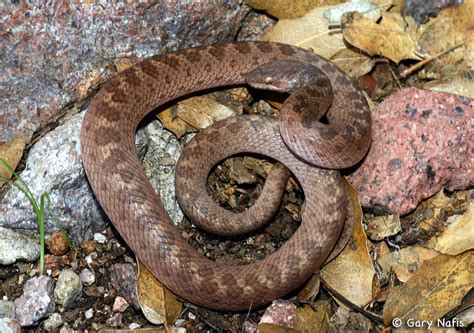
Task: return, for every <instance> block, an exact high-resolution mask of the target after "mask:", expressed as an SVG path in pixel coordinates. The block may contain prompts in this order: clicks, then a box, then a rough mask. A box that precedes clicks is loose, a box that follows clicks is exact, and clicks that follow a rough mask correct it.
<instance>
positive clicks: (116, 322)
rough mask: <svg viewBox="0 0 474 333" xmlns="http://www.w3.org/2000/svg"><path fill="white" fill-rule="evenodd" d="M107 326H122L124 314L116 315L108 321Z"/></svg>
mask: <svg viewBox="0 0 474 333" xmlns="http://www.w3.org/2000/svg"><path fill="white" fill-rule="evenodd" d="M106 324H107V325H109V326H111V327H119V326H121V325H122V314H121V313H116V314H114V315H113V316H112V317H110V318H109V319H107V321H106Z"/></svg>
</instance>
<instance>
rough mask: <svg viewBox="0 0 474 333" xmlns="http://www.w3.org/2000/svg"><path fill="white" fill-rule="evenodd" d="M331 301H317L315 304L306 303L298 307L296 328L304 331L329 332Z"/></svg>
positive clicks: (304, 332) (303, 332)
mask: <svg viewBox="0 0 474 333" xmlns="http://www.w3.org/2000/svg"><path fill="white" fill-rule="evenodd" d="M331 315H332V314H331V301H329V300H324V301H317V302H315V303H314V306H313V307H311V306H309V305H304V306H302V307H299V308H297V309H296V323H295V329H296V330H297V331H298V332H302V333H313V332H321V333H324V332H327V331H328V330H329V319H330V318H331Z"/></svg>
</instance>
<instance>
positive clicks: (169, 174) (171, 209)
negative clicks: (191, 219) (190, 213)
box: [142, 120, 184, 223]
mask: <svg viewBox="0 0 474 333" xmlns="http://www.w3.org/2000/svg"><path fill="white" fill-rule="evenodd" d="M144 132H145V135H146V136H147V137H148V138H149V142H148V148H147V151H146V153H145V156H144V159H143V163H142V164H143V168H144V169H145V174H146V175H147V177H148V178H149V179H150V182H151V186H152V187H153V189H154V190H155V192H156V193H158V194H159V197H160V198H161V201H162V202H163V205H164V207H165V209H166V211H167V212H168V215H169V216H170V217H171V219H172V220H173V222H174V223H179V222H181V220H182V219H183V216H184V214H183V211H182V210H181V207H180V206H179V204H178V201H177V200H176V191H175V167H176V163H177V161H178V158H179V155H180V154H181V146H180V144H179V142H178V140H177V139H176V136H175V135H174V134H173V133H171V132H169V131H167V130H166V129H163V126H162V125H161V123H160V121H159V120H155V121H152V122H151V123H150V124H148V125H147V126H146V128H145V131H144Z"/></svg>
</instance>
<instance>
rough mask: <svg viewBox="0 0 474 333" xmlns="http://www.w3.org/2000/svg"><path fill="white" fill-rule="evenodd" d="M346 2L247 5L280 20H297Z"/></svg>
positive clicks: (264, 0) (263, 0) (282, 0)
mask: <svg viewBox="0 0 474 333" xmlns="http://www.w3.org/2000/svg"><path fill="white" fill-rule="evenodd" d="M343 1H344V0H273V1H268V0H249V1H248V2H247V4H248V5H249V6H251V7H253V8H255V9H259V10H264V11H266V12H267V13H268V14H270V15H272V16H275V17H276V18H278V19H291V18H297V17H300V16H302V15H304V14H306V13H307V12H308V11H310V10H311V9H313V8H315V7H321V6H329V5H335V4H338V3H341V2H343Z"/></svg>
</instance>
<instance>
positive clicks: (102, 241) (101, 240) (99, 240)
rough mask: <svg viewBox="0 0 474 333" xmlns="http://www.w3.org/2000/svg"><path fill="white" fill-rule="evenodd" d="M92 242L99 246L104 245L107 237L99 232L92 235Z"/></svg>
mask: <svg viewBox="0 0 474 333" xmlns="http://www.w3.org/2000/svg"><path fill="white" fill-rule="evenodd" d="M94 240H95V241H96V242H97V243H99V244H105V243H106V242H107V237H105V235H104V234H101V233H100V232H96V233H95V234H94Z"/></svg>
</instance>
